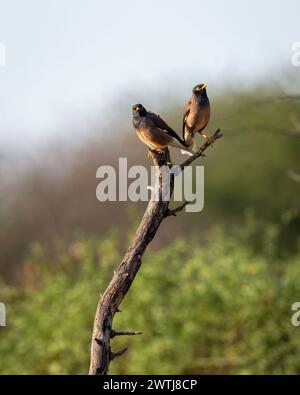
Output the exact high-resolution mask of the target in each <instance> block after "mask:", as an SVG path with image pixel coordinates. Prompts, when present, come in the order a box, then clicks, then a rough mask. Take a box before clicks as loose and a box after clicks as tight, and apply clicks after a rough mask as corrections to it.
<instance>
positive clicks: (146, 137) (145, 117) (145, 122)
mask: <svg viewBox="0 0 300 395" xmlns="http://www.w3.org/2000/svg"><path fill="white" fill-rule="evenodd" d="M132 115H133V119H132V123H133V126H134V129H135V131H136V133H137V135H138V137H139V138H140V140H141V141H142V142H143V143H144V144H146V145H147V146H148V147H149V148H150V149H152V150H157V151H159V150H162V149H164V148H167V147H168V146H171V147H175V148H180V149H182V150H184V151H188V152H189V153H190V154H191V155H192V154H194V152H193V150H192V148H191V147H186V144H185V142H184V140H181V138H180V137H179V136H178V134H177V133H176V132H175V131H174V130H173V129H171V128H170V126H169V125H168V124H167V123H166V122H165V121H164V120H163V119H162V118H161V117H160V116H159V115H157V114H155V113H153V112H150V111H147V110H146V109H145V107H144V106H143V105H142V104H135V105H134V106H133V107H132Z"/></svg>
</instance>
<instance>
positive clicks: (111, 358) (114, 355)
mask: <svg viewBox="0 0 300 395" xmlns="http://www.w3.org/2000/svg"><path fill="white" fill-rule="evenodd" d="M127 350H128V348H127V347H125V348H122V350H120V351H117V352H112V351H111V352H110V353H109V359H110V360H111V361H113V360H114V359H115V358H117V357H120V356H121V355H123V354H124V353H125V352H126V351H127Z"/></svg>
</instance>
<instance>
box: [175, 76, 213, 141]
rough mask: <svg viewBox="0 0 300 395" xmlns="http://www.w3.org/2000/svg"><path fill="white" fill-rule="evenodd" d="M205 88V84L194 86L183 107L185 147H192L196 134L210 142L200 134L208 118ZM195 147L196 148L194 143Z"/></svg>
mask: <svg viewBox="0 0 300 395" xmlns="http://www.w3.org/2000/svg"><path fill="white" fill-rule="evenodd" d="M206 87H207V84H199V85H196V86H195V88H194V89H193V94H192V96H191V98H190V99H189V100H188V101H187V103H186V104H185V106H184V114H183V126H182V136H183V139H184V142H185V145H186V146H187V147H192V146H193V144H194V143H195V134H196V133H197V132H198V133H200V134H201V135H202V136H203V137H204V138H205V139H206V140H208V141H209V142H211V141H210V139H209V137H207V136H206V135H205V134H203V133H202V132H203V130H204V129H205V128H206V126H207V124H208V122H209V118H210V104H209V99H208V96H207V93H206ZM195 145H196V146H197V148H198V145H197V144H196V143H195Z"/></svg>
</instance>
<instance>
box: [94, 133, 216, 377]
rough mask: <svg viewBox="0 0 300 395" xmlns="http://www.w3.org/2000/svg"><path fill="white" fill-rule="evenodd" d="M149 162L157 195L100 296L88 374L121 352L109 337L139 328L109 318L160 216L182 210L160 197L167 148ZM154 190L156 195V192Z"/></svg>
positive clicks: (98, 371) (104, 368)
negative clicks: (120, 326)
mask: <svg viewBox="0 0 300 395" xmlns="http://www.w3.org/2000/svg"><path fill="white" fill-rule="evenodd" d="M221 136H222V135H221V133H220V131H219V130H218V131H217V132H215V133H214V135H213V136H212V137H211V141H212V142H214V141H215V140H217V139H218V138H220V137H221ZM209 145H210V143H209V142H205V143H204V144H203V145H202V151H204V150H205V149H206V148H207V147H208V146H209ZM199 156H201V154H200V153H197V154H195V155H193V156H192V157H190V158H189V159H187V160H186V161H185V162H184V163H183V164H182V165H181V170H183V169H184V167H185V166H187V165H189V164H191V163H192V162H193V161H194V160H195V159H197V158H198V157H199ZM152 158H153V162H154V164H155V166H156V168H157V185H156V188H157V189H156V194H154V195H155V196H159V197H160V198H159V199H155V198H151V200H150V201H149V204H148V206H147V209H146V211H145V214H144V216H143V218H142V221H141V223H140V225H139V227H138V230H137V232H136V234H135V236H134V239H133V241H132V243H131V245H130V246H129V248H128V250H127V252H126V254H125V256H124V258H123V260H122V262H121V264H120V266H119V268H118V269H117V271H116V272H115V274H114V276H113V278H112V280H111V282H110V283H109V285H108V287H107V289H106V291H105V292H104V294H103V296H102V297H101V299H100V301H99V303H98V306H97V310H96V316H95V321H94V329H93V337H92V346H91V363H90V371H89V373H90V374H92V375H96V374H98V375H105V374H107V371H108V368H109V364H110V361H111V360H113V359H114V358H116V357H117V356H120V355H122V354H123V353H124V352H125V351H126V350H127V349H126V348H125V349H123V350H121V351H119V352H116V353H113V352H112V351H111V346H110V339H111V338H113V337H115V336H118V335H137V334H141V332H127V333H126V332H123V331H122V332H120V331H114V330H113V329H112V323H113V318H114V315H115V313H116V312H118V311H119V309H118V308H119V305H120V303H121V302H122V300H123V299H124V297H125V295H126V293H127V291H128V290H129V288H130V286H131V284H132V282H133V280H134V278H135V276H136V274H137V272H138V270H139V268H140V266H141V263H142V257H143V255H144V252H145V250H146V248H147V246H148V245H149V243H150V242H151V240H152V239H153V238H154V236H155V234H156V232H157V230H158V228H159V226H160V224H161V222H162V221H163V219H164V218H166V217H168V216H170V215H176V213H177V212H179V211H181V210H183V208H184V206H185V205H186V204H187V202H185V203H184V204H182V205H181V206H179V207H178V208H176V209H173V210H169V203H170V201H164V200H163V199H162V196H163V193H164V191H165V189H166V188H167V187H168V185H166V184H165V181H166V180H164V177H162V172H161V169H160V167H161V166H167V163H168V162H169V151H168V150H166V151H164V152H162V153H158V152H155V151H153V152H152ZM173 186H174V179H171V182H170V196H172V192H173ZM157 193H158V194H159V195H157Z"/></svg>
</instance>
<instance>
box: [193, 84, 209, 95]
mask: <svg viewBox="0 0 300 395" xmlns="http://www.w3.org/2000/svg"><path fill="white" fill-rule="evenodd" d="M207 85H208V84H198V85H196V86H195V88H194V89H193V93H194V94H195V95H196V96H202V97H206V88H207Z"/></svg>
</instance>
